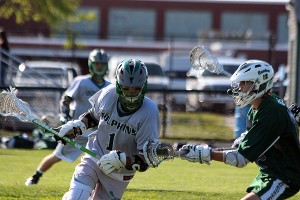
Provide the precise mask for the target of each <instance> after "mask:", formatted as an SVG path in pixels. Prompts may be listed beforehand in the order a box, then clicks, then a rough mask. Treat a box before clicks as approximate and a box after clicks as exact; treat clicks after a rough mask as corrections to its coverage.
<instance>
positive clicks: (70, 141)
mask: <svg viewBox="0 0 300 200" xmlns="http://www.w3.org/2000/svg"><path fill="white" fill-rule="evenodd" d="M29 120H30V121H31V122H32V123H33V124H35V125H37V126H38V127H40V128H43V129H45V130H47V131H48V132H50V133H51V134H53V135H55V136H57V137H59V138H61V139H62V140H64V141H65V142H67V143H68V144H70V145H72V146H74V147H76V148H78V149H80V150H81V151H83V152H85V153H87V154H89V155H91V156H93V157H95V158H98V157H97V154H95V153H94V152H92V151H90V150H88V149H87V148H85V147H83V146H82V145H80V144H78V143H76V142H74V141H73V140H71V139H70V138H67V137H60V136H59V134H58V132H57V131H55V130H53V129H52V128H51V127H50V126H47V125H46V124H43V123H42V122H41V121H39V120H37V119H36V118H34V117H31V118H30V119H29Z"/></svg>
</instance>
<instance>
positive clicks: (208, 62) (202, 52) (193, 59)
mask: <svg viewBox="0 0 300 200" xmlns="http://www.w3.org/2000/svg"><path fill="white" fill-rule="evenodd" d="M190 63H191V65H192V68H193V69H195V70H208V71H210V72H212V73H217V74H220V73H223V71H224V69H223V66H222V65H221V64H220V63H219V61H218V60H217V58H216V57H214V56H212V55H211V54H210V52H209V51H208V50H207V49H206V48H205V47H204V46H196V47H194V48H193V49H192V51H191V52H190Z"/></svg>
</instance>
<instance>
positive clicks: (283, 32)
mask: <svg viewBox="0 0 300 200" xmlns="http://www.w3.org/2000/svg"><path fill="white" fill-rule="evenodd" d="M287 21H288V15H287V14H280V15H279V16H278V20H277V42H278V43H287V42H288V25H287Z"/></svg>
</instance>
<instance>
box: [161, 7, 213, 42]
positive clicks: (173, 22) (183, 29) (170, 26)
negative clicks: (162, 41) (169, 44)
mask: <svg viewBox="0 0 300 200" xmlns="http://www.w3.org/2000/svg"><path fill="white" fill-rule="evenodd" d="M211 27H212V14H211V13H210V12H209V11H188V10H181V11H178V10H176V11H175V10H168V11H166V16H165V30H164V31H165V33H164V36H165V38H170V37H172V38H176V39H195V38H197V37H198V35H199V34H200V33H201V32H207V31H209V30H211Z"/></svg>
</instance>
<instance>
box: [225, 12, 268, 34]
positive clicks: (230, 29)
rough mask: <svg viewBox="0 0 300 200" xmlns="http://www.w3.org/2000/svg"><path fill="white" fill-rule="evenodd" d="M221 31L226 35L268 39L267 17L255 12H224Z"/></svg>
mask: <svg viewBox="0 0 300 200" xmlns="http://www.w3.org/2000/svg"><path fill="white" fill-rule="evenodd" d="M221 31H222V32H223V33H226V34H230V33H235V34H240V35H241V34H245V33H246V32H247V34H248V36H249V35H250V34H251V37H252V38H266V39H267V38H268V35H269V30H268V15H267V14H264V13H257V12H256V13H255V12H251V13H250V12H249V13H245V12H224V13H223V14H222V15H221Z"/></svg>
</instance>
